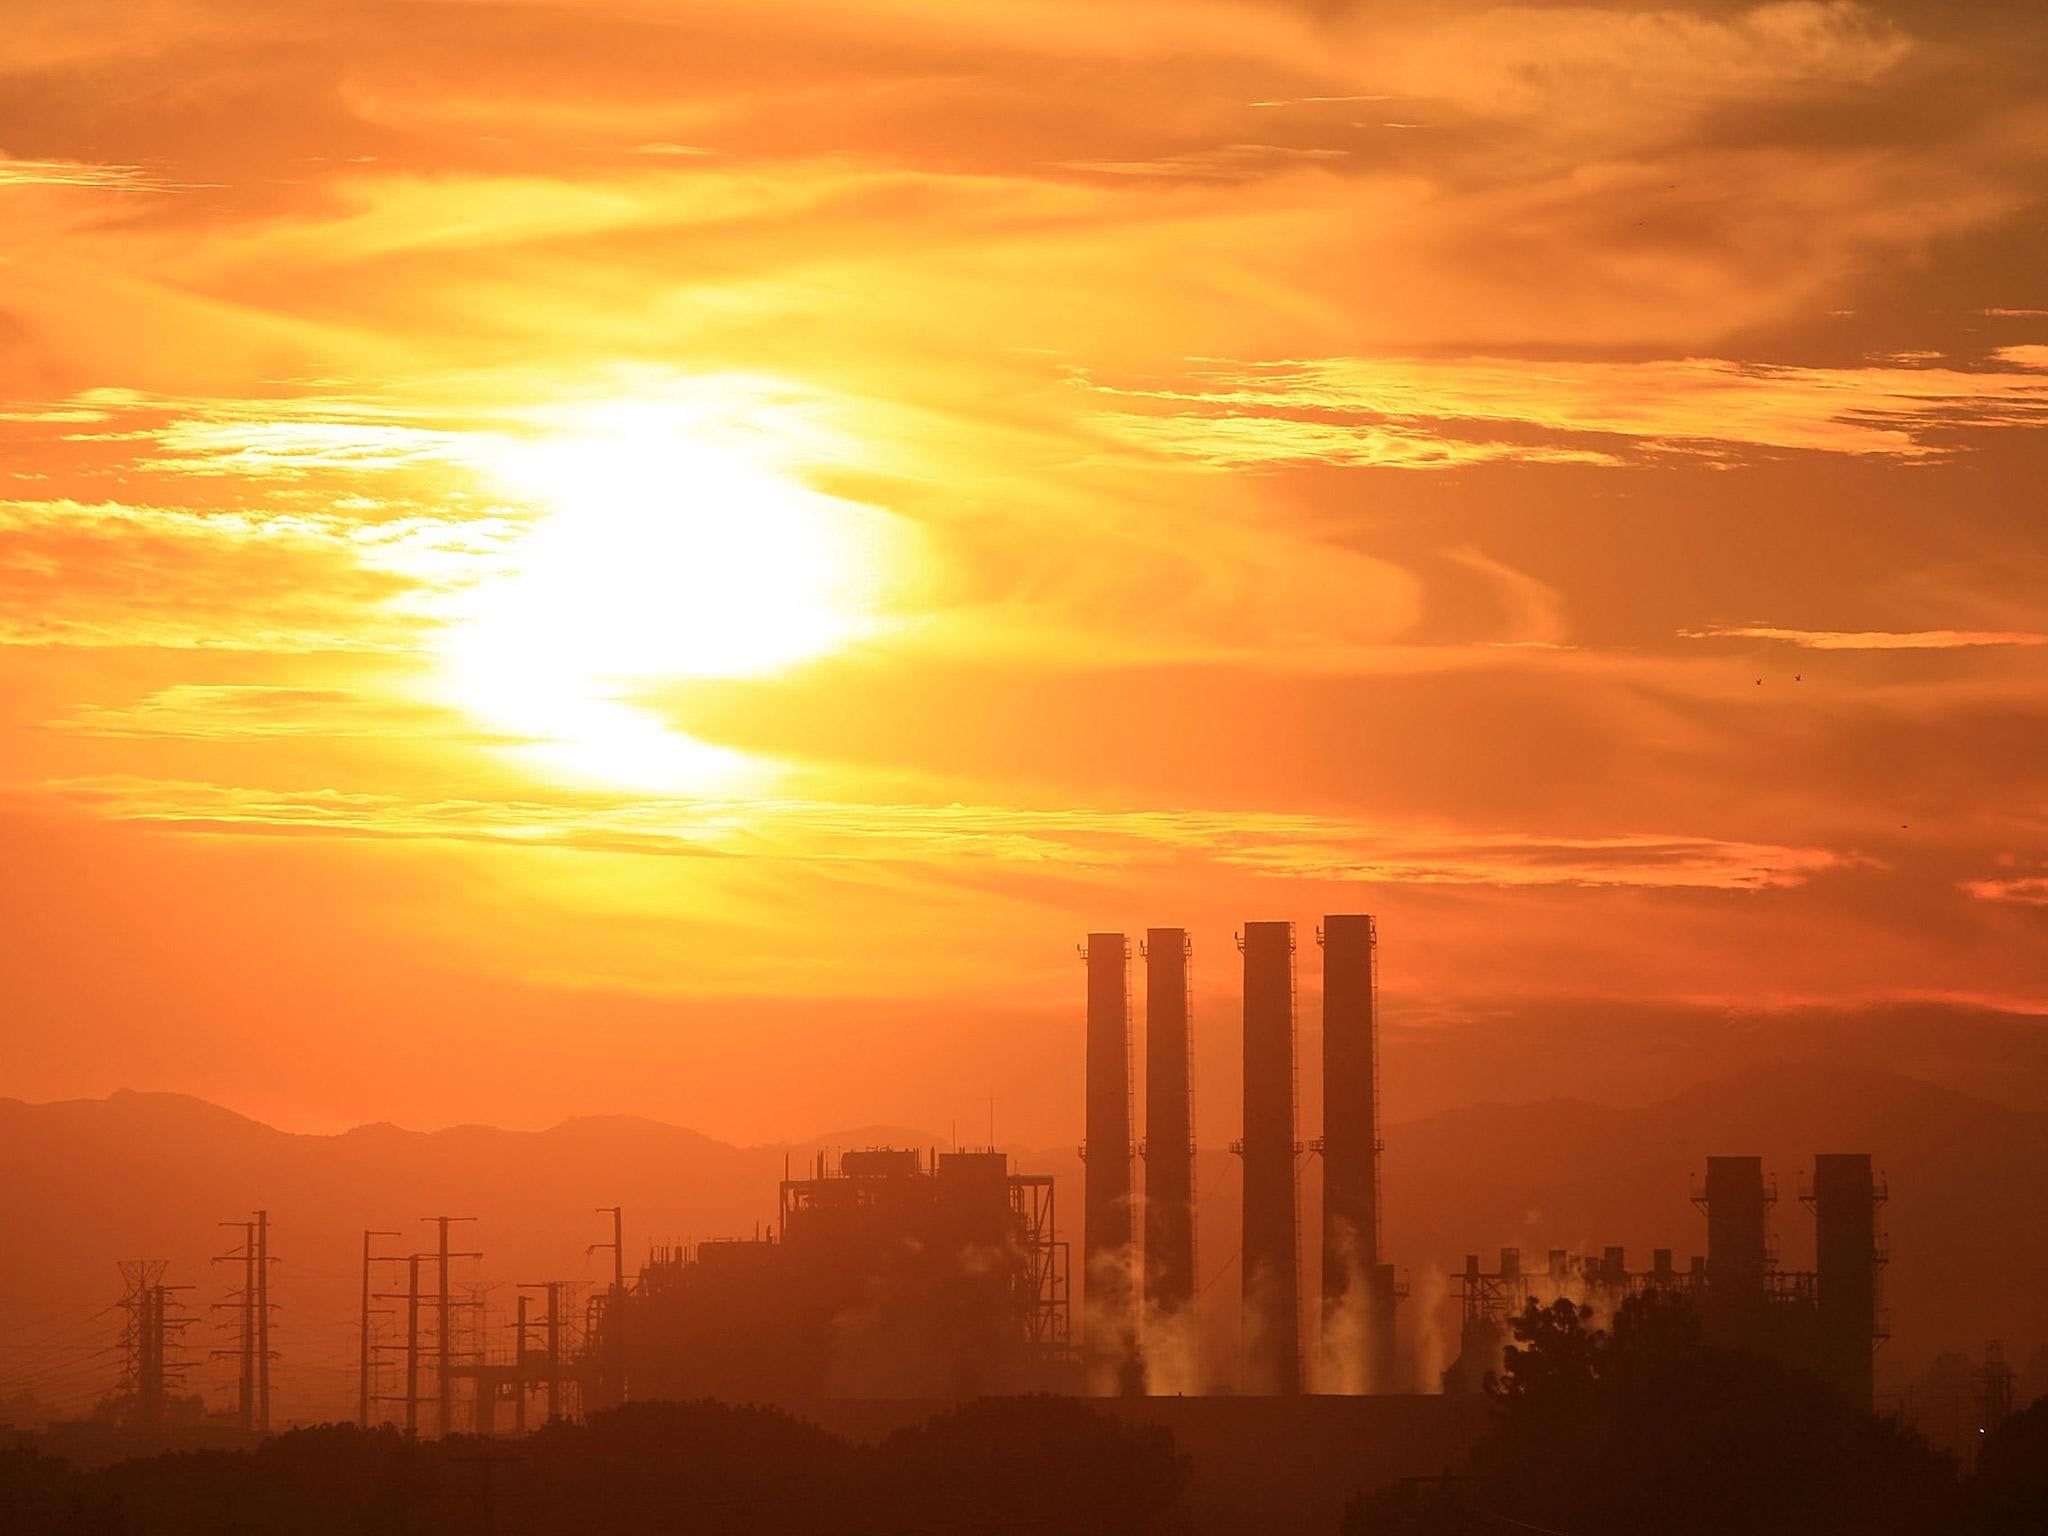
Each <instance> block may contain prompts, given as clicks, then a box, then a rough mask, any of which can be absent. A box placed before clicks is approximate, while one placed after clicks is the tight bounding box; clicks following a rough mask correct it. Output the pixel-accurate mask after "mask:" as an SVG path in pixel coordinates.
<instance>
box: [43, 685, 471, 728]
mask: <svg viewBox="0 0 2048 1536" xmlns="http://www.w3.org/2000/svg"><path fill="white" fill-rule="evenodd" d="M49 728H50V729H52V730H56V731H66V732H74V733H76V734H78V735H82V736H101V737H109V738H116V739H124V740H132V741H143V740H169V741H268V740H276V739H280V738H284V737H292V736H314V737H322V738H327V739H331V740H356V741H375V740H392V739H399V738H404V739H408V740H419V739H421V738H436V739H440V740H444V741H470V742H488V741H491V740H493V739H494V738H491V737H490V736H488V735H486V734H484V733H482V732H479V731H478V730H477V729H476V727H475V725H474V724H473V723H472V722H471V721H470V720H469V719H468V717H466V716H464V715H462V714H460V713H459V712H457V711H455V710H451V709H448V708H445V707H443V706H439V705H435V704H432V703H428V702H424V701H421V700H417V699H407V698H401V697H397V696H394V695H390V694H375V693H370V692H368V691H365V690H363V689H358V688H302V687H282V686H276V685H267V684H247V683H237V684H215V683H178V684H174V685H173V686H171V687H169V688H163V689H159V690H157V691H156V692H155V693H152V694H150V695H149V696H148V697H146V698H143V699H140V700H137V701H136V702H135V703H133V704H127V705H103V704H82V705H80V706H78V707H77V708H76V709H74V710H72V711H71V712H70V713H69V714H67V715H64V716H62V717H60V718H58V719H55V720H52V721H50V722H49Z"/></svg>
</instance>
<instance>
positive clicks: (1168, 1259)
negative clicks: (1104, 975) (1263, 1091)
mask: <svg viewBox="0 0 2048 1536" xmlns="http://www.w3.org/2000/svg"><path fill="white" fill-rule="evenodd" d="M1190 953H1191V950H1190V946H1189V943H1188V933H1187V930H1186V929H1185V928H1149V929H1147V930H1146V932H1145V1306H1146V1309H1147V1312H1148V1314H1149V1315H1150V1316H1152V1317H1154V1318H1158V1319H1160V1320H1162V1321H1164V1320H1166V1319H1169V1318H1172V1317H1174V1316H1176V1315H1178V1314H1180V1313H1183V1312H1185V1311H1187V1310H1188V1309H1189V1308H1190V1307H1192V1306H1193V1305H1194V1300H1195V1125H1194V1081H1193V1075H1192V1074H1193V1054H1194V1018H1193V1009H1192V1007H1191V1006H1190V994H1189V987H1188V958H1189V955H1190Z"/></svg>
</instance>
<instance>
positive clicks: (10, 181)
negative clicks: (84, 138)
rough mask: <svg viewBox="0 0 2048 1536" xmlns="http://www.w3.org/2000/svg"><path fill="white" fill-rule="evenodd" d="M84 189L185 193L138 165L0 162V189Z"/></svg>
mask: <svg viewBox="0 0 2048 1536" xmlns="http://www.w3.org/2000/svg"><path fill="white" fill-rule="evenodd" d="M5 187H88V188H95V189H98V190H101V191H108V192H178V191H185V190H189V188H188V187H186V186H185V185H184V184H181V183H179V182H175V181H170V180H167V179H165V178H164V177H161V176H159V175H157V174H156V173H154V172H152V171H148V170H145V169H143V167H141V166H139V165H95V164H92V163H91V162H89V161H84V160H9V159H0V188H5Z"/></svg>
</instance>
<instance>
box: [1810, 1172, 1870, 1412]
mask: <svg viewBox="0 0 2048 1536" xmlns="http://www.w3.org/2000/svg"><path fill="white" fill-rule="evenodd" d="M1883 1198H1884V1196H1883V1194H1882V1193H1881V1192H1880V1191H1879V1189H1878V1187H1877V1180H1876V1178H1875V1177H1873V1175H1872V1174H1871V1171H1870V1154H1869V1153H1868V1152H1823V1153H1821V1154H1820V1155H1819V1156H1817V1157H1815V1158H1814V1160H1813V1199H1812V1205H1813V1226H1814V1269H1815V1271H1816V1272H1817V1273H1816V1285H1817V1287H1818V1291H1819V1295H1818V1298H1817V1299H1818V1301H1819V1311H1820V1347H1821V1370H1822V1373H1823V1374H1824V1375H1826V1376H1827V1378H1828V1379H1829V1380H1830V1381H1832V1382H1834V1383H1835V1385H1836V1386H1838V1387H1840V1388H1841V1389H1842V1393H1843V1395H1844V1396H1846V1397H1847V1398H1848V1399H1849V1401H1850V1402H1852V1403H1855V1404H1856V1405H1857V1406H1858V1407H1861V1408H1868V1407H1870V1406H1871V1402H1872V1399H1873V1395H1874V1383H1873V1381H1872V1375H1873V1362H1872V1360H1871V1350H1872V1349H1873V1348H1875V1347H1876V1343H1877V1339H1878V1326H1877V1266H1878V1263H1879V1257H1878V1248H1877V1207H1878V1205H1879V1203H1880V1202H1881V1201H1882V1200H1883Z"/></svg>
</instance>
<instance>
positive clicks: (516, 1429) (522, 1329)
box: [512, 1288, 531, 1435]
mask: <svg viewBox="0 0 2048 1536" xmlns="http://www.w3.org/2000/svg"><path fill="white" fill-rule="evenodd" d="M530 1299H531V1298H530V1297H528V1296H527V1294H526V1292H525V1290H524V1289H523V1288H522V1289H521V1291H520V1293H519V1322H518V1324H517V1325H516V1326H517V1327H518V1330H519V1336H518V1342H517V1343H516V1344H514V1345H513V1347H512V1363H513V1366H514V1367H515V1368H516V1369H517V1370H518V1372H519V1383H518V1391H517V1395H516V1396H515V1397H514V1398H513V1399H512V1430H513V1433H515V1434H520V1435H523V1434H525V1433H526V1303H527V1302H528V1301H529V1300H530Z"/></svg>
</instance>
